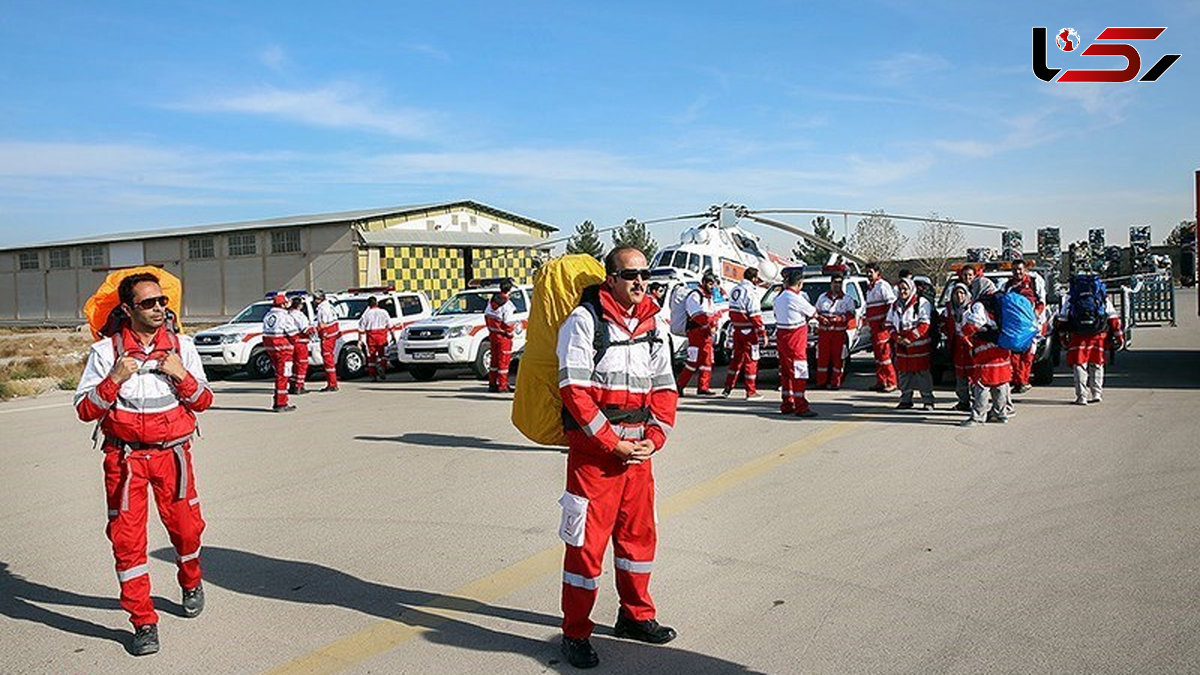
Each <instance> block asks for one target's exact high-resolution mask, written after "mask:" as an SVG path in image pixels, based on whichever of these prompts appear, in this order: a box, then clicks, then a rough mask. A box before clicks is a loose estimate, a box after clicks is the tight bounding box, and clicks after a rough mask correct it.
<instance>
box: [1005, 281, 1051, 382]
mask: <svg viewBox="0 0 1200 675" xmlns="http://www.w3.org/2000/svg"><path fill="white" fill-rule="evenodd" d="M1004 292H1006V293H1012V292H1016V293H1020V294H1021V295H1023V296H1025V298H1026V299H1028V300H1029V304H1031V305H1033V313H1034V316H1035V317H1037V321H1038V328H1039V330H1044V329H1045V328H1046V326H1045V312H1046V286H1045V283H1044V282H1042V279H1041V277H1040V276H1036V275H1034V274H1030V273H1029V272H1028V271H1027V268H1026V265H1025V261H1024V260H1017V261H1015V262H1014V263H1013V272H1012V278H1010V279H1009V280H1008V281H1007V282H1005V284H1004ZM1035 344H1036V342H1035ZM1034 356H1035V354H1034V347H1033V346H1032V345H1031V346H1030V347H1029V349H1028V350H1026V351H1024V352H1013V355H1012V371H1013V380H1012V386H1013V393H1014V394H1024V393H1025V392H1027V391H1029V390H1030V389H1032V388H1033V385H1031V384H1030V383H1029V378H1030V375H1031V374H1032V373H1033V358H1034Z"/></svg>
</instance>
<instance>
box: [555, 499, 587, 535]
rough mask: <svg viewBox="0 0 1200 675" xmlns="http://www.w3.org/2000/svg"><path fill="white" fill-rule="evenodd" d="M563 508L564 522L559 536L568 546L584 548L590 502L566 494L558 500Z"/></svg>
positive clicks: (559, 527) (559, 529) (561, 524)
mask: <svg viewBox="0 0 1200 675" xmlns="http://www.w3.org/2000/svg"><path fill="white" fill-rule="evenodd" d="M558 503H559V505H560V506H562V522H561V523H560V524H559V526H558V536H559V538H560V539H562V540H563V541H564V542H566V544H567V546H583V537H584V534H585V530H586V526H587V508H588V500H587V499H586V498H584V497H580V496H579V495H573V494H571V493H570V492H564V493H563V495H562V497H561V498H560V499H559V500H558Z"/></svg>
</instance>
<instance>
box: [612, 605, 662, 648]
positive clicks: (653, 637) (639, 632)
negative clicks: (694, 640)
mask: <svg viewBox="0 0 1200 675" xmlns="http://www.w3.org/2000/svg"><path fill="white" fill-rule="evenodd" d="M613 635H615V636H617V637H619V638H629V639H630V640H637V641H638V642H649V643H650V644H652V645H661V644H666V643H668V642H670V641H671V640H674V639H675V629H674V628H668V627H667V626H661V625H659V623H658V621H655V620H654V619H647V620H645V621H634V620H633V619H630V618H629V617H627V616H625V614H624V612H618V613H617V625H615V626H613Z"/></svg>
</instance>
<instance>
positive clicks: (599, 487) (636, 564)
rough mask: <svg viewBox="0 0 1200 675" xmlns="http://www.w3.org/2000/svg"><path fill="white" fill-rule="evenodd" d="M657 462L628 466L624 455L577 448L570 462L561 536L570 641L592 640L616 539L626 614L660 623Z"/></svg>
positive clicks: (565, 622) (616, 562) (618, 575)
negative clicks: (654, 574) (654, 595)
mask: <svg viewBox="0 0 1200 675" xmlns="http://www.w3.org/2000/svg"><path fill="white" fill-rule="evenodd" d="M651 464H652V461H651V460H647V461H645V462H643V463H641V464H630V465H625V464H624V463H622V461H621V460H620V459H618V458H617V457H616V455H611V454H604V455H597V454H593V453H588V452H584V451H580V450H578V449H576V448H574V447H572V448H571V449H570V451H569V452H568V454H567V494H564V495H563V499H562V502H561V503H562V505H563V521H562V527H560V528H559V536H560V537H562V539H563V540H564V541H565V542H566V555H565V556H564V557H563V584H562V611H563V624H562V628H563V634H564V635H566V636H567V637H569V638H573V639H576V640H579V639H583V638H586V637H588V636H589V635H591V634H592V627H593V625H594V624H593V623H592V620H591V618H590V616H591V613H592V607H593V606H594V605H595V604H596V592H597V589H599V588H600V573H601V571H602V563H603V561H604V551H605V549H607V548H608V542H609V540H610V539H611V540H612V543H613V565H614V567H616V574H615V576H616V582H617V595H618V596H619V597H620V600H621V611H622V612H623V613H624V614H625V615H626V616H628V617H629V618H631V619H633V620H635V621H646V620H648V619H653V618H654V614H655V610H654V601H653V600H651V598H650V589H649V586H650V570H651V567H652V566H653V564H654V550H655V547H656V546H657V544H658V532H657V529H656V526H655V510H654V473H653V471H652V470H651Z"/></svg>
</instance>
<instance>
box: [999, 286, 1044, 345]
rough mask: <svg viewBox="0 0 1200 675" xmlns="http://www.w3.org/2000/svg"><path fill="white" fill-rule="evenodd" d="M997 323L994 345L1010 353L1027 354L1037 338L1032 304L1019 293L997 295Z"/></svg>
mask: <svg viewBox="0 0 1200 675" xmlns="http://www.w3.org/2000/svg"><path fill="white" fill-rule="evenodd" d="M996 304H997V308H996V309H997V312H996V314H997V319H998V320H997V322H996V323H998V324H1000V334H999V337H997V339H996V345H997V346H999V347H1003V348H1004V349H1007V350H1009V351H1010V352H1027V351H1029V348H1030V347H1031V346H1033V340H1034V338H1036V337H1037V333H1038V330H1037V319H1036V317H1035V316H1034V314H1033V303H1031V302H1029V298H1027V297H1025V296H1023V295H1021V294H1020V293H1016V292H1013V293H998V294H997V297H996Z"/></svg>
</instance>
